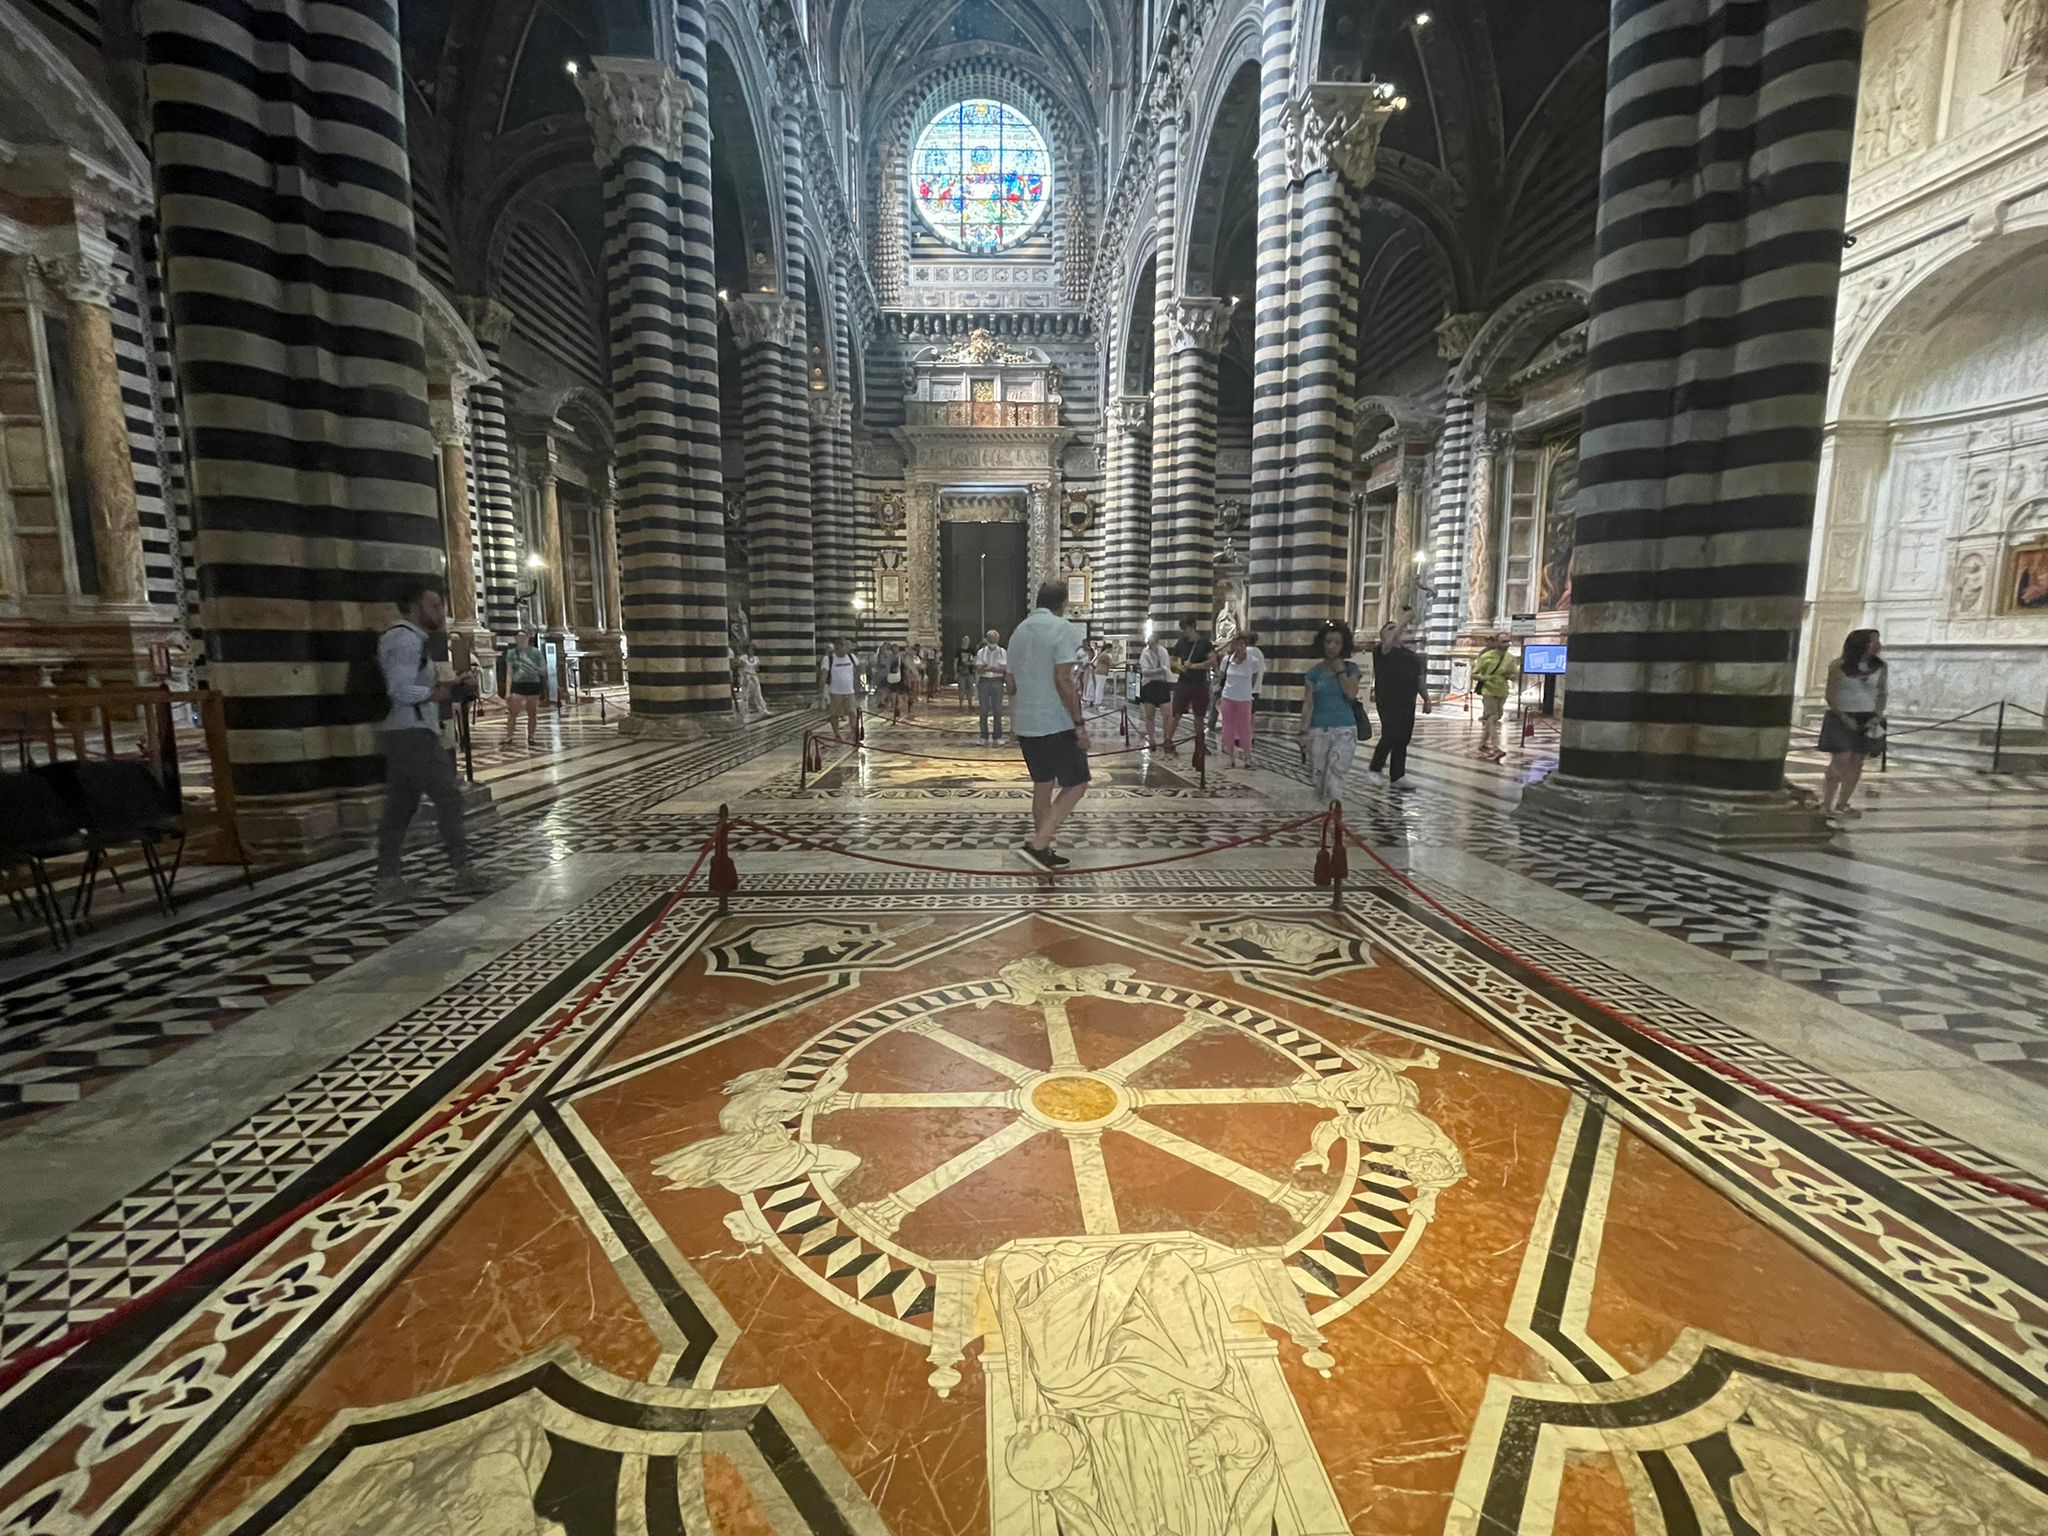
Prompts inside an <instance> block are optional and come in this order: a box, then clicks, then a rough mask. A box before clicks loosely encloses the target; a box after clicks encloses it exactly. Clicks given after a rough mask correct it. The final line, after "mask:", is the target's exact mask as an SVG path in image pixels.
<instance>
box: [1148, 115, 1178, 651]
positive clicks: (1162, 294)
mask: <svg viewBox="0 0 2048 1536" xmlns="http://www.w3.org/2000/svg"><path fill="white" fill-rule="evenodd" d="M1179 163H1180V108H1179V107H1178V106H1170V107H1168V108H1166V109H1165V112H1164V115H1163V119H1162V121H1161V122H1160V124H1159V141H1158V143H1157V145H1156V146H1155V148H1154V167H1153V178H1154V179H1153V188H1152V191H1153V219H1154V225H1155V228H1156V235H1155V243H1154V246H1153V260H1152V452H1151V470H1152V475H1151V484H1150V486H1149V487H1148V490H1149V493H1150V496H1151V504H1152V507H1151V521H1152V535H1153V543H1152V546H1151V554H1152V555H1153V556H1154V558H1155V562H1156V557H1157V556H1158V553H1159V545H1158V542H1157V541H1158V536H1159V533H1160V530H1161V529H1162V528H1164V527H1165V525H1166V507H1167V504H1168V502H1170V501H1171V500H1172V498H1173V455H1172V452H1171V445H1172V441H1173V436H1172V434H1173V336H1172V334H1171V331H1170V330H1169V328H1168V326H1167V323H1166V317H1167V315H1168V313H1169V312H1170V311H1171V310H1172V308H1173V305H1174V303H1175V301H1177V300H1178V299H1179V298H1180V236H1179V233H1178V231H1179V206H1180V194H1179V190H1178V189H1179V182H1180V174H1179ZM1160 593H1161V586H1160V581H1159V573H1158V568H1157V565H1156V563H1155V564H1154V565H1153V566H1152V582H1151V590H1150V591H1149V592H1148V593H1147V594H1146V609H1147V616H1149V617H1150V618H1151V619H1152V620H1153V622H1154V624H1155V626H1156V627H1157V628H1159V629H1161V630H1162V631H1166V632H1169V633H1170V632H1171V631H1172V629H1173V626H1174V624H1175V622H1176V618H1177V616H1176V615H1174V614H1172V613H1170V612H1167V611H1165V610H1162V609H1160V608H1158V607H1157V606H1155V605H1154V601H1153V600H1154V599H1155V598H1157V597H1158V596H1160Z"/></svg>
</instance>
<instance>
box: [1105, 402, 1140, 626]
mask: <svg viewBox="0 0 2048 1536" xmlns="http://www.w3.org/2000/svg"><path fill="white" fill-rule="evenodd" d="M1106 415H1107V418H1108V421H1107V425H1108V428H1109V453H1108V473H1107V475H1106V476H1105V479H1106V481H1107V484H1108V491H1109V497H1108V506H1107V508H1106V509H1105V511H1104V514H1103V529H1102V561H1103V581H1102V598H1101V611H1102V619H1103V627H1104V629H1105V630H1106V631H1107V632H1108V634H1109V636H1110V638H1111V639H1113V640H1121V641H1123V642H1124V643H1125V645H1126V646H1127V647H1129V648H1131V649H1132V650H1133V652H1135V649H1136V646H1137V644H1138V642H1139V641H1140V640H1142V639H1143V638H1144V634H1145V615H1146V610H1147V607H1148V605H1149V603H1150V601H1151V596H1152V397H1151V396H1150V395H1119V396H1118V397H1117V398H1116V399H1115V400H1113V401H1111V402H1110V407H1109V410H1108V412H1107V413H1106Z"/></svg>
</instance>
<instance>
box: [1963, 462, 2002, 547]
mask: <svg viewBox="0 0 2048 1536" xmlns="http://www.w3.org/2000/svg"><path fill="white" fill-rule="evenodd" d="M1998 479H1999V475H1998V470H1997V467H1996V466H1994V465H1984V466H1981V467H1979V468H1977V469H1974V470H1972V471H1970V478H1969V481H1968V483H1967V484H1966V485H1965V486H1964V487H1963V531H1964V532H1965V533H1968V532H1971V531H1973V530H1975V529H1978V528H1982V527H1983V526H1984V525H1985V524H1986V523H1988V522H1989V521H1991V516H1992V514H1993V513H1994V512H1996V511H1997V510H1998Z"/></svg>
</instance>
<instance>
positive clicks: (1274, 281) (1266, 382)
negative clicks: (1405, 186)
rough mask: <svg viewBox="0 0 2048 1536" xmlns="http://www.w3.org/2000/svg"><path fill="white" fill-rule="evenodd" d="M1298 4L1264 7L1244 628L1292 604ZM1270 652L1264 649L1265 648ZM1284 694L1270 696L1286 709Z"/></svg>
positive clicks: (1266, 1)
mask: <svg viewBox="0 0 2048 1536" xmlns="http://www.w3.org/2000/svg"><path fill="white" fill-rule="evenodd" d="M1294 30H1295V4H1294V0H1263V3H1262V6H1261V11H1260V18H1259V145H1258V165H1257V173H1258V199H1259V207H1258V217H1257V223H1256V226H1255V229H1254V239H1255V241H1256V246H1255V249H1254V252H1253V258H1252V275H1253V278H1252V281H1253V286H1252V476H1251V479H1252V486H1251V490H1252V495H1251V531H1250V536H1249V537H1250V545H1251V549H1250V555H1251V560H1250V566H1249V569H1248V570H1247V572H1246V591H1245V601H1246V613H1245V622H1246V623H1247V624H1248V625H1249V626H1250V627H1251V628H1253V629H1254V630H1262V629H1263V628H1264V627H1265V624H1266V619H1267V616H1268V615H1269V614H1271V613H1274V612H1275V611H1276V610H1277V609H1278V608H1279V607H1280V605H1282V604H1283V603H1284V602H1285V600H1286V591H1285V588H1284V586H1283V577H1282V570H1281V564H1280V551H1281V546H1282V545H1283V543H1284V542H1285V540H1286V538H1287V535H1288V528H1289V524H1290V518H1289V510H1288V506H1287V468H1288V466H1287V427H1288V396H1289V388H1290V380H1291V379H1292V377H1293V371H1294V363H1293V357H1292V355H1291V352H1292V349H1291V344H1290V336H1291V332H1292V328H1293V293H1292V279H1293V268H1294V260H1293V258H1294V232H1295V217H1294V215H1295V205H1296V196H1297V191H1296V184H1295V176H1294V159H1295V157H1294V154H1293V152H1292V144H1291V139H1290V135H1291V134H1292V133H1293V132H1294V130H1295V126H1296V113H1295V110H1294ZM1261 649H1264V647H1263V646H1261ZM1283 692H1284V690H1280V689H1275V688H1268V689H1267V690H1266V697H1267V698H1268V699H1269V700H1271V701H1275V702H1277V701H1278V700H1279V699H1280V697H1281V696H1282V694H1283Z"/></svg>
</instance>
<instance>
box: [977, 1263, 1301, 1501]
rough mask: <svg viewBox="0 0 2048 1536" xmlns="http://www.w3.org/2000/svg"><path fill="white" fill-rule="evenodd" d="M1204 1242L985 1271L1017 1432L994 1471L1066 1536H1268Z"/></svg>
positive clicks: (1252, 1430)
mask: <svg viewBox="0 0 2048 1536" xmlns="http://www.w3.org/2000/svg"><path fill="white" fill-rule="evenodd" d="M1200 1257H1201V1249H1200V1246H1199V1245H1190V1246H1187V1247H1186V1248H1185V1249H1183V1246H1182V1245H1178V1244H1175V1243H1172V1242H1159V1241H1152V1242H1131V1243H1124V1244H1119V1245H1118V1246H1116V1247H1113V1248H1108V1249H1104V1248H1099V1247H1087V1246H1084V1245H1082V1244H1079V1243H1072V1242H1066V1243H1058V1244H1055V1245H1053V1246H1052V1247H1050V1248H1041V1249H1033V1250H1014V1249H1013V1250H1010V1251H1007V1252H1005V1253H1003V1254H1000V1255H998V1256H997V1257H996V1258H994V1259H993V1260H992V1261H991V1262H990V1264H989V1266H988V1270H987V1273H986V1276H985V1283H986V1285H987V1288H988V1296H989V1300H990V1302H991V1303H992V1305H993V1308H994V1311H995V1314H996V1317H997V1321H998V1324H999V1326H1000V1329H1001V1332H1002V1339H1003V1356H1004V1361H1005V1365H1006V1369H1007V1373H1008V1376H1009V1390H1010V1399H1011V1401H1010V1408H1011V1410H1012V1413H1013V1415H1014V1428H1013V1429H1012V1430H1011V1432H1010V1433H1009V1436H1008V1439H1007V1443H1005V1445H1004V1446H1003V1449H1002V1456H1003V1465H1004V1469H1005V1470H1006V1471H1007V1472H1008V1473H1009V1475H1010V1477H1011V1478H1012V1479H1014V1480H1015V1481H1016V1483H1017V1484H1019V1485H1020V1486H1022V1487H1023V1488H1026V1489H1029V1490H1030V1491H1031V1492H1033V1493H1036V1494H1038V1495H1040V1496H1041V1497H1043V1498H1044V1499H1046V1500H1047V1501H1048V1502H1049V1503H1050V1504H1051V1505H1052V1507H1053V1510H1054V1511H1055V1512H1056V1514H1057V1516H1058V1520H1059V1526H1060V1529H1061V1530H1062V1531H1071V1532H1074V1533H1076V1536H1081V1533H1085V1536H1159V1533H1161V1532H1169V1531H1170V1532H1173V1533H1175V1536H1268V1533H1270V1532H1271V1531H1272V1529H1273V1513H1274V1504H1275V1495H1276V1491H1277V1488H1278V1483H1279V1475H1278V1467H1277V1465H1276V1458H1275V1456H1274V1451H1273V1438H1272V1436H1271V1434H1269V1433H1268V1431H1267V1429H1266V1426H1265V1425H1264V1423H1263V1422H1262V1420H1261V1417H1260V1415H1259V1413H1258V1411H1257V1409H1256V1408H1255V1407H1254V1406H1253V1405H1252V1404H1251V1403H1250V1402H1248V1401H1247V1400H1246V1399H1245V1398H1244V1396H1243V1395H1242V1390H1243V1389H1242V1387H1241V1385H1240V1379H1239V1377H1238V1374H1237V1372H1236V1371H1234V1370H1233V1368H1232V1362H1231V1357H1230V1354H1229V1352H1228V1350H1227V1348H1226V1342H1227V1339H1228V1337H1229V1333H1228V1329H1227V1326H1226V1323H1225V1319H1224V1314H1223V1308H1222V1307H1221V1306H1220V1305H1219V1303H1218V1298H1217V1294H1216V1290H1215V1286H1214V1282H1213V1281H1212V1279H1211V1278H1210V1277H1209V1276H1208V1275H1206V1274H1204V1273H1203V1272H1202V1271H1201V1270H1200V1269H1198V1268H1197V1267H1196V1262H1195V1261H1197V1260H1199V1259H1200Z"/></svg>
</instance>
